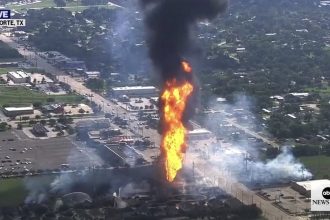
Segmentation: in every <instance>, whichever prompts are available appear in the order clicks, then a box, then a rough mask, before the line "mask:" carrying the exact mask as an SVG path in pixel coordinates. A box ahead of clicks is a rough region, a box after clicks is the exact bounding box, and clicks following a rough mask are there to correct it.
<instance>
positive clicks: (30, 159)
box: [0, 131, 103, 175]
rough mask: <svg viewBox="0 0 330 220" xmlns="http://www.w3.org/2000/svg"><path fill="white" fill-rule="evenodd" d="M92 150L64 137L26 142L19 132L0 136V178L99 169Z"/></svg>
mask: <svg viewBox="0 0 330 220" xmlns="http://www.w3.org/2000/svg"><path fill="white" fill-rule="evenodd" d="M101 165H103V162H102V160H101V159H100V158H99V157H98V156H97V155H96V153H95V152H94V150H93V149H89V148H86V147H84V146H80V145H77V144H73V143H72V142H71V140H70V139H68V138H65V137H59V138H52V139H48V140H35V139H29V138H28V137H27V136H25V135H24V133H23V132H21V131H8V132H1V133H0V175H4V174H13V172H14V174H15V173H16V174H26V173H30V172H34V171H38V172H41V171H47V170H48V171H49V170H57V171H59V169H81V168H85V167H89V166H101Z"/></svg>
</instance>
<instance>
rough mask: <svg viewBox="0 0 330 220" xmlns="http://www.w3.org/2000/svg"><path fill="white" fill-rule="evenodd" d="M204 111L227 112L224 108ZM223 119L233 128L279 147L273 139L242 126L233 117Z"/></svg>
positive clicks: (224, 113)
mask: <svg viewBox="0 0 330 220" xmlns="http://www.w3.org/2000/svg"><path fill="white" fill-rule="evenodd" d="M205 113H212V114H216V113H218V114H223V115H228V113H226V112H225V111H224V110H208V111H205ZM224 120H225V121H226V122H227V123H228V124H229V125H232V126H234V127H235V128H237V129H239V130H241V131H244V132H245V133H247V134H249V135H251V136H252V137H255V138H257V139H260V140H262V141H263V142H265V143H267V144H269V145H270V146H272V147H274V148H277V149H280V145H278V144H277V143H276V142H275V141H273V140H270V139H268V138H266V137H263V136H261V135H260V134H258V133H257V132H254V131H252V130H251V129H250V128H247V127H244V126H242V125H240V124H238V123H237V122H236V121H235V119H233V118H229V117H224Z"/></svg>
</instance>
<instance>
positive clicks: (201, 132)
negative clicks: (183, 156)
mask: <svg viewBox="0 0 330 220" xmlns="http://www.w3.org/2000/svg"><path fill="white" fill-rule="evenodd" d="M188 134H211V131H209V130H207V129H205V128H197V129H194V130H192V131H188Z"/></svg>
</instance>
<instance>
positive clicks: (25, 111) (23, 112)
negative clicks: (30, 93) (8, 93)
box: [3, 106, 34, 117]
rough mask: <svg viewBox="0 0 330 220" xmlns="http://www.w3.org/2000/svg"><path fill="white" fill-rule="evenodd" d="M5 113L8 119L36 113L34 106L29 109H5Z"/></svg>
mask: <svg viewBox="0 0 330 220" xmlns="http://www.w3.org/2000/svg"><path fill="white" fill-rule="evenodd" d="M3 113H4V114H5V115H6V116H8V117H15V116H18V115H30V114H33V113H34V109H33V106H27V107H5V108H3Z"/></svg>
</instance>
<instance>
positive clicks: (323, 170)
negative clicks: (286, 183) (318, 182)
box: [299, 156, 330, 179]
mask: <svg viewBox="0 0 330 220" xmlns="http://www.w3.org/2000/svg"><path fill="white" fill-rule="evenodd" d="M299 160H300V161H301V162H302V163H303V164H304V165H305V166H306V168H307V169H308V170H310V171H311V172H312V174H313V175H314V178H316V179H317V178H329V177H330V157H327V156H312V157H300V158H299Z"/></svg>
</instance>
